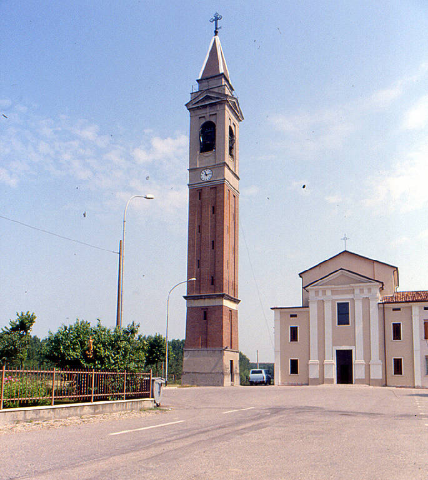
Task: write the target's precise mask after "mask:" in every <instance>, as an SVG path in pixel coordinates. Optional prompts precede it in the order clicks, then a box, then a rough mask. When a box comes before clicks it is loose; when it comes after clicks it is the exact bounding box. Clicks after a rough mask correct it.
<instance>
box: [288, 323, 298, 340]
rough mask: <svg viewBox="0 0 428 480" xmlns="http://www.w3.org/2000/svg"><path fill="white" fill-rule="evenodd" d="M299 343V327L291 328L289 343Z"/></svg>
mask: <svg viewBox="0 0 428 480" xmlns="http://www.w3.org/2000/svg"><path fill="white" fill-rule="evenodd" d="M298 341H299V327H295V326H292V327H290V342H298Z"/></svg>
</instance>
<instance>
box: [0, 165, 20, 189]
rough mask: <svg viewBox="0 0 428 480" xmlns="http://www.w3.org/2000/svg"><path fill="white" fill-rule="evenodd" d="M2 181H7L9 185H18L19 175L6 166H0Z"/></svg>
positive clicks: (0, 179) (0, 178) (0, 180)
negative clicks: (5, 167) (8, 169)
mask: <svg viewBox="0 0 428 480" xmlns="http://www.w3.org/2000/svg"><path fill="white" fill-rule="evenodd" d="M0 182H2V183H5V184H6V185H8V186H9V187H16V186H17V184H18V177H17V176H16V175H13V174H11V173H10V172H8V171H7V170H6V169H4V168H0Z"/></svg>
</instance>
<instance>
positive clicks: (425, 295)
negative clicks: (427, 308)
mask: <svg viewBox="0 0 428 480" xmlns="http://www.w3.org/2000/svg"><path fill="white" fill-rule="evenodd" d="M404 302H428V291H427V290H422V291H415V292H395V293H394V295H385V296H384V297H382V299H381V303H404Z"/></svg>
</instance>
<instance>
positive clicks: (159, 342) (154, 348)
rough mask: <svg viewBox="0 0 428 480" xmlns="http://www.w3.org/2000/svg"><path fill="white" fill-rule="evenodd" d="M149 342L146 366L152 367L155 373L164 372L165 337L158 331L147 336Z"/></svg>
mask: <svg viewBox="0 0 428 480" xmlns="http://www.w3.org/2000/svg"><path fill="white" fill-rule="evenodd" d="M145 340H146V342H147V350H146V368H151V369H152V370H153V373H154V375H157V376H159V375H161V374H162V362H163V361H164V359H165V338H164V337H163V336H162V335H161V334H160V333H157V334H156V335H149V336H148V337H146V338H145Z"/></svg>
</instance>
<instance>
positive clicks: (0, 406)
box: [0, 365, 6, 410]
mask: <svg viewBox="0 0 428 480" xmlns="http://www.w3.org/2000/svg"><path fill="white" fill-rule="evenodd" d="M5 374H6V365H3V368H2V372H1V400H0V410H2V409H3V396H4V377H5Z"/></svg>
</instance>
